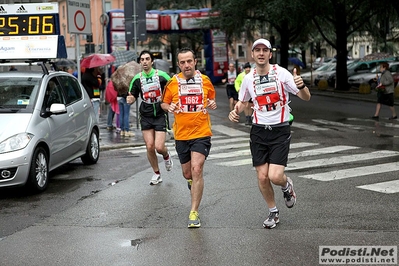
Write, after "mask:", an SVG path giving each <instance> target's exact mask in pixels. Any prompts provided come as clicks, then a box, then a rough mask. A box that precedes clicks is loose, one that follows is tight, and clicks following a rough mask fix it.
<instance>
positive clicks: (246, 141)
mask: <svg viewBox="0 0 399 266" xmlns="http://www.w3.org/2000/svg"><path fill="white" fill-rule="evenodd" d="M232 142H234V143H236V144H231V145H223V146H220V147H219V146H218V145H219V144H226V143H232ZM241 142H243V143H241ZM165 145H166V147H168V148H174V147H175V143H174V142H166V143H165ZM237 147H249V138H248V137H247V138H245V137H241V138H234V139H218V138H216V137H215V138H214V137H212V148H211V151H216V150H220V149H232V148H237ZM124 150H128V151H131V152H133V153H143V152H147V149H146V148H145V147H143V146H140V147H129V148H124ZM173 150H174V149H173ZM169 151H170V152H172V151H171V149H169Z"/></svg>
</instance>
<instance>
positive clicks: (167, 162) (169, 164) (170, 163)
mask: <svg viewBox="0 0 399 266" xmlns="http://www.w3.org/2000/svg"><path fill="white" fill-rule="evenodd" d="M168 155H169V159H167V160H165V168H166V171H170V170H172V167H173V161H172V156H171V155H170V152H168Z"/></svg>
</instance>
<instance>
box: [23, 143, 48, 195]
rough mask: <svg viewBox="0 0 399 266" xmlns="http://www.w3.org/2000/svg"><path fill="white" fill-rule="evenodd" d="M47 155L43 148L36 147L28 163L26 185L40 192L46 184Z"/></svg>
mask: <svg viewBox="0 0 399 266" xmlns="http://www.w3.org/2000/svg"><path fill="white" fill-rule="evenodd" d="M48 162H49V160H48V155H47V152H46V150H45V149H44V148H42V147H37V148H36V150H35V152H34V153H33V156H32V161H31V163H30V169H29V176H28V186H29V187H30V188H31V189H32V190H33V191H35V192H42V191H44V190H45V189H46V188H47V185H48V178H49V176H48Z"/></svg>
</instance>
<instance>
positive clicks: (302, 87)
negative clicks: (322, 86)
mask: <svg viewBox="0 0 399 266" xmlns="http://www.w3.org/2000/svg"><path fill="white" fill-rule="evenodd" d="M305 87H306V85H305V83H303V85H302V86H301V87H298V90H303V89H304V88H305Z"/></svg>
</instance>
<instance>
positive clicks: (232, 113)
mask: <svg viewBox="0 0 399 266" xmlns="http://www.w3.org/2000/svg"><path fill="white" fill-rule="evenodd" d="M229 119H230V121H231V122H239V120H240V115H239V114H238V106H237V104H236V105H235V106H234V109H233V110H232V111H230V113H229Z"/></svg>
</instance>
